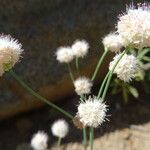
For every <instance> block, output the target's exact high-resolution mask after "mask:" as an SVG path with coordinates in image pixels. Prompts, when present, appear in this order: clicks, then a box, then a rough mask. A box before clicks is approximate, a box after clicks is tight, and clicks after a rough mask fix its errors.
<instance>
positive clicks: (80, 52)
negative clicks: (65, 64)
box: [72, 40, 89, 58]
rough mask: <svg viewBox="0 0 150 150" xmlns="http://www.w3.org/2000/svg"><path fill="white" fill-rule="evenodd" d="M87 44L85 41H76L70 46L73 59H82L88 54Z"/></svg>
mask: <svg viewBox="0 0 150 150" xmlns="http://www.w3.org/2000/svg"><path fill="white" fill-rule="evenodd" d="M88 49H89V44H88V43H87V42H86V41H85V40H77V41H75V42H74V43H73V45H72V51H73V53H74V56H75V57H82V58H83V57H84V56H85V55H86V54H87V53H88Z"/></svg>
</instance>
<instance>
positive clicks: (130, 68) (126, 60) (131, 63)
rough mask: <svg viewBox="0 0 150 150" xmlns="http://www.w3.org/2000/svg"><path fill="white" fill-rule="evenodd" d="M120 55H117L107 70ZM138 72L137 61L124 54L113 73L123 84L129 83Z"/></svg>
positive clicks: (131, 56)
mask: <svg viewBox="0 0 150 150" xmlns="http://www.w3.org/2000/svg"><path fill="white" fill-rule="evenodd" d="M120 55H121V54H117V55H116V56H115V57H114V59H113V61H112V62H110V64H109V70H111V69H112V68H113V66H114V64H115V63H116V61H117V60H118V58H119V57H120ZM138 70H139V65H138V59H137V58H136V57H135V56H134V55H127V54H125V55H124V56H123V58H122V59H121V60H120V61H119V63H118V65H117V66H116V68H115V70H114V73H115V74H117V77H118V78H119V79H121V80H123V81H124V82H129V81H131V80H132V78H134V77H135V74H136V73H137V71H138Z"/></svg>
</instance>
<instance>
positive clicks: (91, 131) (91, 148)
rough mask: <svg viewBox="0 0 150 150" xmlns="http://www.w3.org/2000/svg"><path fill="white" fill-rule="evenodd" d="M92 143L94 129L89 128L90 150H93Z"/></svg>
mask: <svg viewBox="0 0 150 150" xmlns="http://www.w3.org/2000/svg"><path fill="white" fill-rule="evenodd" d="M93 142H94V128H93V127H90V144H89V145H90V150H93Z"/></svg>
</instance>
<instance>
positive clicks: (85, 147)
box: [82, 127, 87, 150]
mask: <svg viewBox="0 0 150 150" xmlns="http://www.w3.org/2000/svg"><path fill="white" fill-rule="evenodd" d="M82 131H83V145H84V149H85V150H86V149H87V134H86V133H87V132H86V127H85V128H83V130H82Z"/></svg>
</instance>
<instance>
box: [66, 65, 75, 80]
mask: <svg viewBox="0 0 150 150" xmlns="http://www.w3.org/2000/svg"><path fill="white" fill-rule="evenodd" d="M67 66H68V70H69V75H70V78H71V80H72V82H74V76H73V73H72V70H71V66H70V64H69V63H68V64H67Z"/></svg>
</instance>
